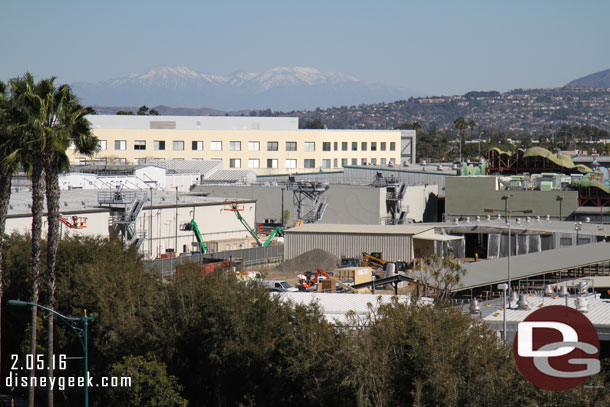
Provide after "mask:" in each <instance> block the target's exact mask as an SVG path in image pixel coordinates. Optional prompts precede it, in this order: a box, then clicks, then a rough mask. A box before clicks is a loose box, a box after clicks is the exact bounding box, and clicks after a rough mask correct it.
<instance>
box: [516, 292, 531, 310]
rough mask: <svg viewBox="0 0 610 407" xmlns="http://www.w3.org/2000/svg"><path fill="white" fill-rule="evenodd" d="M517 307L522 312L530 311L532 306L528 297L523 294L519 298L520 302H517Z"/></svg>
mask: <svg viewBox="0 0 610 407" xmlns="http://www.w3.org/2000/svg"><path fill="white" fill-rule="evenodd" d="M517 306H518V307H519V309H521V310H526V309H530V304H529V303H528V302H527V297H526V295H525V294H521V295H520V296H519V302H517Z"/></svg>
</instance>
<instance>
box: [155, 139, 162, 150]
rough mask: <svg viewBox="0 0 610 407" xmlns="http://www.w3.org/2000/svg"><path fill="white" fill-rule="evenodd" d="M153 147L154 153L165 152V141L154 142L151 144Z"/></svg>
mask: <svg viewBox="0 0 610 407" xmlns="http://www.w3.org/2000/svg"><path fill="white" fill-rule="evenodd" d="M153 147H154V149H155V151H163V150H165V141H164V140H155V141H154V142H153Z"/></svg>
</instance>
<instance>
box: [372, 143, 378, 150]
mask: <svg viewBox="0 0 610 407" xmlns="http://www.w3.org/2000/svg"><path fill="white" fill-rule="evenodd" d="M371 151H377V143H376V142H374V141H371Z"/></svg>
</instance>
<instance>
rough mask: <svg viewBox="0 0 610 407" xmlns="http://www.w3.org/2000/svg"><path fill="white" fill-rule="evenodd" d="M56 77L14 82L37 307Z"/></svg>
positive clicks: (32, 344)
mask: <svg viewBox="0 0 610 407" xmlns="http://www.w3.org/2000/svg"><path fill="white" fill-rule="evenodd" d="M54 80H55V78H50V79H43V80H40V81H39V82H38V83H35V82H34V77H33V76H32V75H31V74H29V73H26V74H25V75H24V76H23V77H21V78H16V79H12V80H11V81H10V85H11V97H12V99H13V100H14V103H15V108H16V110H17V111H18V112H19V113H20V116H21V117H19V118H18V120H19V122H18V123H19V124H18V126H16V129H17V132H18V133H19V134H20V136H21V137H22V143H23V146H22V150H21V153H22V156H23V158H24V161H25V162H26V163H27V164H29V167H30V168H29V172H30V178H31V179H32V251H31V257H32V276H31V282H32V293H31V299H30V302H32V303H35V304H37V303H38V300H39V296H40V252H41V240H42V237H41V235H42V210H43V203H44V165H43V158H44V155H43V152H44V151H45V149H46V139H47V137H46V133H47V132H48V129H47V128H46V124H47V116H48V112H49V110H50V107H51V106H52V104H53V91H54V89H55V86H54V84H53V82H54ZM30 309H31V313H32V314H31V315H32V320H31V326H30V330H31V335H30V351H29V353H30V354H31V355H33V358H34V360H35V359H36V341H37V318H38V313H37V309H38V308H37V307H30ZM35 374H36V372H35V370H31V371H30V372H29V375H30V379H32V378H33V377H34V375H35ZM28 406H29V407H34V387H33V386H30V388H29V389H28Z"/></svg>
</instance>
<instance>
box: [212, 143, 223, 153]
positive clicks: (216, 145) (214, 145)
mask: <svg viewBox="0 0 610 407" xmlns="http://www.w3.org/2000/svg"><path fill="white" fill-rule="evenodd" d="M210 150H212V151H222V141H211V142H210Z"/></svg>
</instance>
